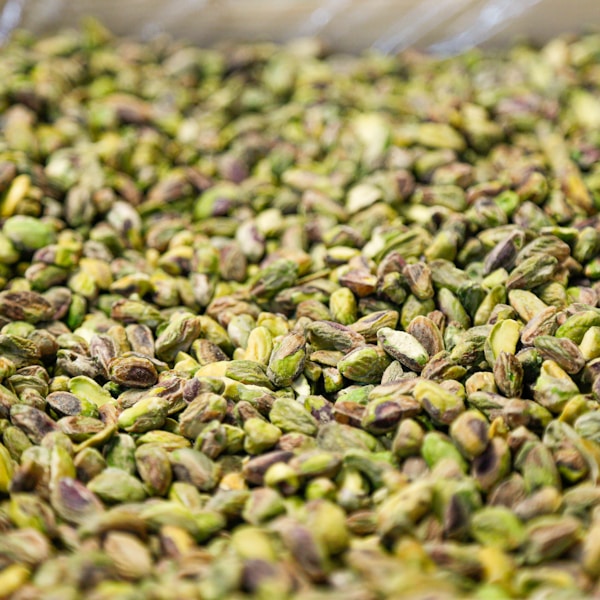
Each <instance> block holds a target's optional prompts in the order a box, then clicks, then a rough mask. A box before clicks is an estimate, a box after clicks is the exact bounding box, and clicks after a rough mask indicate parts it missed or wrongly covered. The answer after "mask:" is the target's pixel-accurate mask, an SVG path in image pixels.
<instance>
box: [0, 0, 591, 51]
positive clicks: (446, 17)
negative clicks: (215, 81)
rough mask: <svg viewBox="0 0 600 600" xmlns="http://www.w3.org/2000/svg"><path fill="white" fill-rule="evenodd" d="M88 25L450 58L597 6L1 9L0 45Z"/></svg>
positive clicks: (255, 1)
mask: <svg viewBox="0 0 600 600" xmlns="http://www.w3.org/2000/svg"><path fill="white" fill-rule="evenodd" d="M87 15H92V16H95V17H97V18H98V19H99V20H100V21H101V22H102V23H103V24H104V25H106V26H107V27H108V28H109V29H111V30H112V31H113V32H115V33H117V34H120V35H130V36H133V37H136V38H139V39H145V38H149V37H153V36H155V35H156V34H159V33H163V32H166V33H169V34H171V35H173V36H175V37H177V38H181V39H184V40H187V41H190V42H194V43H196V44H201V45H207V44H212V43H214V42H217V41H220V40H224V39H233V40H256V39H261V40H274V41H285V40H288V39H291V38H294V37H298V36H307V35H318V36H319V37H321V38H322V39H324V40H325V41H327V42H328V43H329V44H330V45H331V47H332V48H334V49H336V50H341V51H358V50H362V49H365V48H369V47H375V48H377V49H379V50H381V51H384V52H396V51H398V50H402V49H403V48H406V47H408V46H414V47H417V48H420V49H424V50H429V51H433V52H437V53H442V54H453V53H456V52H459V51H461V50H464V49H466V48H469V47H472V46H475V45H477V46H486V47H490V46H492V47H493V46H503V45H507V44H508V43H509V42H513V41H515V39H522V38H526V39H528V40H531V41H532V42H534V43H543V42H544V41H545V40H547V39H549V38H550V37H552V36H555V35H557V34H560V33H563V32H573V33H579V32H582V31H588V30H590V29H594V27H595V28H596V29H597V27H598V25H600V1H599V0H171V1H164V0H0V36H1V39H6V37H7V36H8V35H9V34H10V32H11V31H12V30H13V29H14V28H15V27H24V28H26V29H28V30H30V31H33V32H39V33H42V32H43V33H47V32H51V31H55V30H57V29H60V28H62V27H68V26H76V25H77V24H78V23H79V22H80V20H81V18H82V17H84V16H87Z"/></svg>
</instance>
